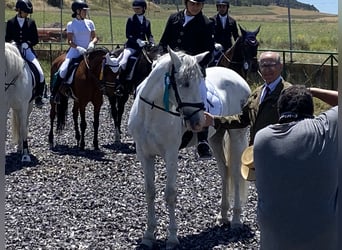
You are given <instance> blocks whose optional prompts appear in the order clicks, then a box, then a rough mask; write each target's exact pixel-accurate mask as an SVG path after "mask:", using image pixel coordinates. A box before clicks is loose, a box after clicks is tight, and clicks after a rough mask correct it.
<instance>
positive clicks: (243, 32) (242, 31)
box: [239, 24, 247, 37]
mask: <svg viewBox="0 0 342 250" xmlns="http://www.w3.org/2000/svg"><path fill="white" fill-rule="evenodd" d="M239 28H240V31H241V35H242V36H243V37H244V36H245V35H246V33H247V31H246V30H245V29H244V28H242V27H241V25H240V24H239Z"/></svg>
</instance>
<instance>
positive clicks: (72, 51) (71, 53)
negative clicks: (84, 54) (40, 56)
mask: <svg viewBox="0 0 342 250" xmlns="http://www.w3.org/2000/svg"><path fill="white" fill-rule="evenodd" d="M79 56H80V53H79V52H78V50H77V49H75V48H70V49H69V51H68V53H67V54H66V56H65V60H64V62H63V63H62V65H61V66H60V67H59V76H60V77H61V78H63V79H64V78H65V76H66V74H67V72H68V66H69V63H70V61H71V59H73V58H77V57H79Z"/></svg>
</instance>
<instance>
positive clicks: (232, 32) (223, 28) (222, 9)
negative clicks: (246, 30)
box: [212, 0, 239, 51]
mask: <svg viewBox="0 0 342 250" xmlns="http://www.w3.org/2000/svg"><path fill="white" fill-rule="evenodd" d="M216 9H217V14H216V15H214V16H213V17H212V19H213V20H214V24H215V42H216V43H217V44H220V45H221V46H222V47H223V51H226V50H228V49H229V48H230V47H232V45H233V44H232V38H234V41H236V39H237V38H238V37H239V31H238V28H237V25H236V21H235V19H234V18H232V17H231V16H230V15H228V10H229V1H228V0H217V1H216ZM215 47H217V45H216V46H215Z"/></svg>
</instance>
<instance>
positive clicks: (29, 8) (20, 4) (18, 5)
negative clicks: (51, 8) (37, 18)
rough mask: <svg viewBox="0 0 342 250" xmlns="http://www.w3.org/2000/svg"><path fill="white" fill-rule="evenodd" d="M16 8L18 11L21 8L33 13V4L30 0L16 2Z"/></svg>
mask: <svg viewBox="0 0 342 250" xmlns="http://www.w3.org/2000/svg"><path fill="white" fill-rule="evenodd" d="M15 9H16V11H18V10H21V11H24V12H26V13H29V14H32V13H33V6H32V3H31V1H30V0H18V1H17V3H16V4H15Z"/></svg>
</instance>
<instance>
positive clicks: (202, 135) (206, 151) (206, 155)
mask: <svg viewBox="0 0 342 250" xmlns="http://www.w3.org/2000/svg"><path fill="white" fill-rule="evenodd" d="M197 140H198V145H197V153H198V155H199V158H200V159H201V160H208V159H210V158H211V152H210V147H209V144H208V127H206V128H204V129H203V131H201V132H198V133H197Z"/></svg>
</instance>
